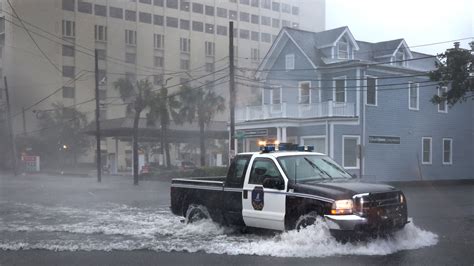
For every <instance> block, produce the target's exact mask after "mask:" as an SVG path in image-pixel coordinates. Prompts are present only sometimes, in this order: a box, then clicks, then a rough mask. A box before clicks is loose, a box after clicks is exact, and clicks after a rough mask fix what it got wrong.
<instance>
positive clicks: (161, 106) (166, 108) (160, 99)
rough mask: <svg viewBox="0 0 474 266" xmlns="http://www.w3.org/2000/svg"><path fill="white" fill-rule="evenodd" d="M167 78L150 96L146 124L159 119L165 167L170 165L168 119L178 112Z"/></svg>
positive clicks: (152, 123)
mask: <svg viewBox="0 0 474 266" xmlns="http://www.w3.org/2000/svg"><path fill="white" fill-rule="evenodd" d="M168 80H169V79H167V80H166V81H165V82H164V83H163V86H162V87H161V89H160V92H159V93H157V94H155V95H153V96H152V99H151V101H152V104H151V105H150V112H149V113H148V115H147V122H148V124H151V125H154V124H155V121H156V120H158V121H160V126H161V141H160V143H161V149H162V150H163V151H164V155H165V161H166V167H167V168H169V167H170V166H171V156H170V145H169V140H168V129H169V125H170V120H171V118H173V120H177V119H179V118H178V112H177V111H176V110H177V109H178V108H179V106H180V103H179V102H178V101H177V100H176V97H174V96H169V95H168V88H166V83H167V81H168Z"/></svg>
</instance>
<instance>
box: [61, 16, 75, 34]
mask: <svg viewBox="0 0 474 266" xmlns="http://www.w3.org/2000/svg"><path fill="white" fill-rule="evenodd" d="M62 32H63V36H64V37H76V22H74V21H71V20H65V19H63V27H62Z"/></svg>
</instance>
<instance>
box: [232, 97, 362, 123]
mask: <svg viewBox="0 0 474 266" xmlns="http://www.w3.org/2000/svg"><path fill="white" fill-rule="evenodd" d="M235 114H236V116H235V118H236V121H237V122H243V121H252V120H262V119H272V118H320V117H354V116H355V104H354V103H340V102H333V101H328V102H321V103H311V104H288V103H282V104H266V105H258V106H247V107H244V108H237V110H236V112H235Z"/></svg>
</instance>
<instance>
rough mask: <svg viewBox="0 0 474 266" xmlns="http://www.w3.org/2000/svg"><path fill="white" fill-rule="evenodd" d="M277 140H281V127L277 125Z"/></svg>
mask: <svg viewBox="0 0 474 266" xmlns="http://www.w3.org/2000/svg"><path fill="white" fill-rule="evenodd" d="M277 141H279V142H281V128H280V127H277Z"/></svg>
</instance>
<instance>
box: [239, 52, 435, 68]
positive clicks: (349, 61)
mask: <svg viewBox="0 0 474 266" xmlns="http://www.w3.org/2000/svg"><path fill="white" fill-rule="evenodd" d="M435 57H436V56H435V55H430V56H423V57H418V58H411V59H404V60H396V61H385V62H368V61H361V60H347V61H341V62H338V63H344V64H345V63H359V64H363V65H367V66H377V65H386V64H392V63H401V62H409V61H416V60H423V59H427V58H435ZM353 67H354V66H344V65H342V66H340V65H337V66H332V65H330V66H323V67H321V68H320V69H322V70H327V69H345V68H353ZM238 69H240V70H247V71H254V72H295V71H308V70H311V71H314V70H317V69H316V68H298V69H262V70H259V69H255V68H245V67H240V68H238ZM404 70H405V69H404ZM406 70H413V69H406Z"/></svg>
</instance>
